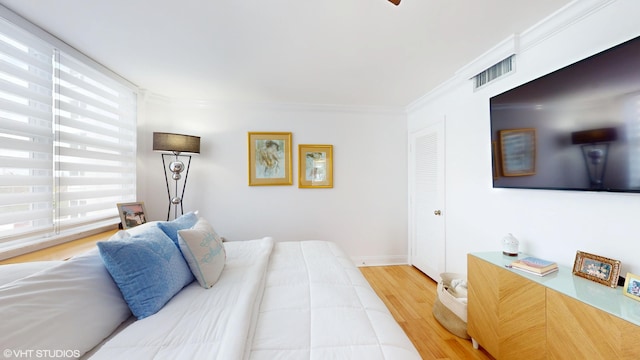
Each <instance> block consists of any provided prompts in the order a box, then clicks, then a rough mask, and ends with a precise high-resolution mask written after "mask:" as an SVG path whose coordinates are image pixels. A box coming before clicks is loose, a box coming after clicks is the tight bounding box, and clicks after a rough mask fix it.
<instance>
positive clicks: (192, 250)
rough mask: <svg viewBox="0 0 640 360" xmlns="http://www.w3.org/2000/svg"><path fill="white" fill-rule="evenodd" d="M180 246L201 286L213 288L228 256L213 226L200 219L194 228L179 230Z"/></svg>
mask: <svg viewBox="0 0 640 360" xmlns="http://www.w3.org/2000/svg"><path fill="white" fill-rule="evenodd" d="M178 245H179V246H180V250H181V251H182V255H183V256H184V258H185V259H186V260H187V264H189V268H191V272H192V273H193V276H195V278H196V280H198V283H199V284H200V286H202V287H203V288H205V289H208V288H210V287H212V286H213V284H215V283H216V281H218V279H219V278H220V274H221V273H222V270H223V269H224V263H225V261H226V259H227V254H226V251H225V249H224V245H223V244H222V238H220V236H218V234H216V232H215V231H214V230H213V227H212V226H211V224H209V222H208V221H207V220H205V219H199V220H198V222H197V223H196V224H195V225H194V226H193V228H191V229H185V230H178Z"/></svg>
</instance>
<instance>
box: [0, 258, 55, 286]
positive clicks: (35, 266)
mask: <svg viewBox="0 0 640 360" xmlns="http://www.w3.org/2000/svg"><path fill="white" fill-rule="evenodd" d="M60 264H62V260H52V261H31V262H25V263H17V264H6V265H0V285H4V284H8V283H10V282H12V281H15V280H18V279H22V278H23V277H27V276H29V275H33V274H35V273H37V272H38V271H40V270H44V269H46V268H50V267H52V266H54V265H60Z"/></svg>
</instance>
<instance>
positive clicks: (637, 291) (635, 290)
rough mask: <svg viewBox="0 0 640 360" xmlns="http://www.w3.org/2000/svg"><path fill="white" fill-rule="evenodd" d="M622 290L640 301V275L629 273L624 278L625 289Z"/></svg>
mask: <svg viewBox="0 0 640 360" xmlns="http://www.w3.org/2000/svg"><path fill="white" fill-rule="evenodd" d="M622 292H623V293H624V294H625V295H626V296H628V297H630V298H632V299H634V300H638V301H640V276H639V275H634V274H632V273H627V277H626V278H625V280H624V289H623V290H622Z"/></svg>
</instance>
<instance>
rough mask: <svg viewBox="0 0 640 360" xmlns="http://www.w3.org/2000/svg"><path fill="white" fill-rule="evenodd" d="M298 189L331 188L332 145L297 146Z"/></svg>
mask: <svg viewBox="0 0 640 360" xmlns="http://www.w3.org/2000/svg"><path fill="white" fill-rule="evenodd" d="M298 161H299V164H298V187H299V188H332V187H333V145H298Z"/></svg>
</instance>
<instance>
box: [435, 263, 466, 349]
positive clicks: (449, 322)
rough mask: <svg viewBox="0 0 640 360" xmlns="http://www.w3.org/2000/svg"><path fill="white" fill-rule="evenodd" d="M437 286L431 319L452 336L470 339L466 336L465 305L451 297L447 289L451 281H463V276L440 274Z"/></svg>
mask: <svg viewBox="0 0 640 360" xmlns="http://www.w3.org/2000/svg"><path fill="white" fill-rule="evenodd" d="M440 278H441V279H442V280H440V281H439V282H438V286H437V290H436V291H437V294H438V296H437V297H436V299H435V301H434V303H433V317H435V318H436V320H438V322H439V323H440V325H442V326H443V327H444V328H446V329H447V330H449V332H451V333H452V334H454V335H456V336H458V337H461V338H463V339H470V338H471V337H470V336H469V334H467V304H466V303H464V302H461V301H460V300H458V299H457V298H456V297H455V296H453V295H452V294H451V293H450V292H449V291H447V289H446V288H447V287H449V286H450V285H451V280H453V279H464V278H465V276H464V275H461V274H454V273H442V274H440Z"/></svg>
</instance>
